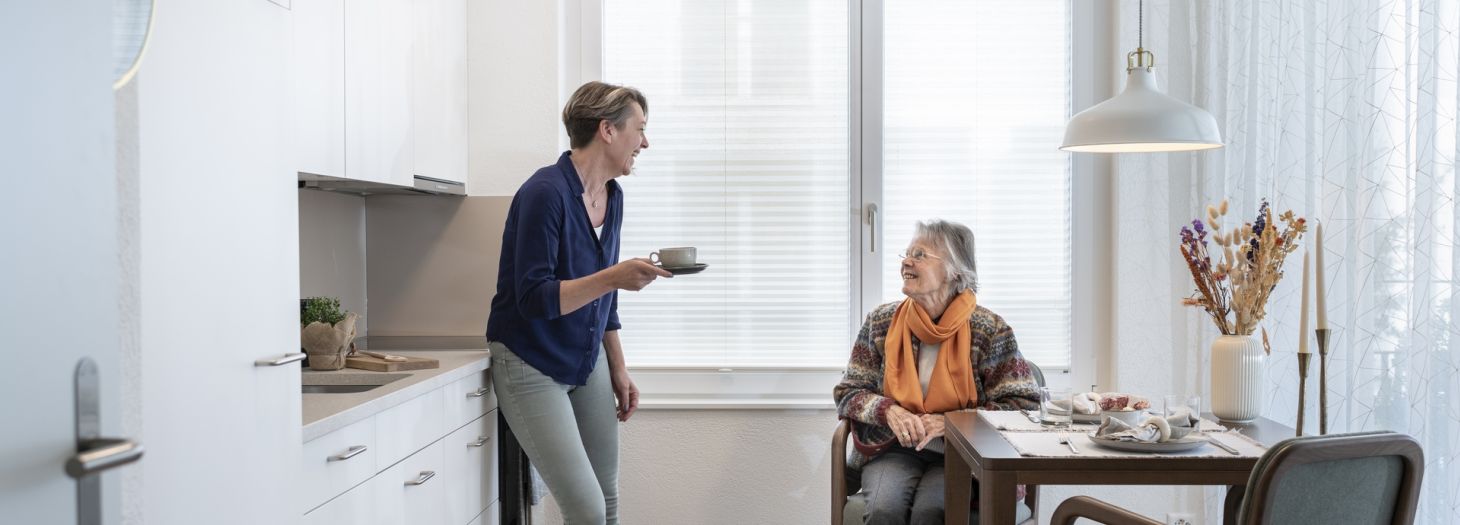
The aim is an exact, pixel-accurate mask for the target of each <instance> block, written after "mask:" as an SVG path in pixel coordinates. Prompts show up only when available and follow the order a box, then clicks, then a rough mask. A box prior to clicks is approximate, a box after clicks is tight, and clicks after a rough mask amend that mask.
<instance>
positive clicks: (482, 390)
mask: <svg viewBox="0 0 1460 525" xmlns="http://www.w3.org/2000/svg"><path fill="white" fill-rule="evenodd" d="M491 391H492V389H491V387H485V386H484V387H481V388H478V389H477V391H476V392H471V393H468V394H467V395H466V397H482V396H485V395H487V392H491Z"/></svg>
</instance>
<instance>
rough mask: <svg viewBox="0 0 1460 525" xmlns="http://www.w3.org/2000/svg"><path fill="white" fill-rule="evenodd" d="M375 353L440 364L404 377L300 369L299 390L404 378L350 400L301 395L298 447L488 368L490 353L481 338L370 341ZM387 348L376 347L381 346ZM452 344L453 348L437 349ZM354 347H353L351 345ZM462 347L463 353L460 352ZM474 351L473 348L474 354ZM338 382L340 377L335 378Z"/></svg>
mask: <svg viewBox="0 0 1460 525" xmlns="http://www.w3.org/2000/svg"><path fill="white" fill-rule="evenodd" d="M374 339H376V340H375V341H374V343H375V345H374V348H375V349H376V350H381V351H385V350H389V351H390V352H391V353H396V354H401V355H409V356H417V357H430V358H433V359H437V360H440V361H441V367H440V368H431V369H427V370H409V371H404V372H371V371H369V370H357V369H354V368H345V369H342V370H334V371H316V370H309V369H307V368H306V369H304V371H303V372H302V376H301V378H300V382H301V383H302V384H342V383H351V381H339V380H332V379H331V378H330V377H329V376H345V375H359V374H372V375H373V374H379V375H382V376H385V375H392V374H403V375H406V376H408V377H405V378H402V379H399V380H396V381H392V382H390V383H386V384H385V385H382V386H380V387H378V388H374V389H371V390H367V391H365V392H359V393H354V394H303V395H302V403H303V410H301V412H302V414H303V420H304V421H303V423H304V441H305V442H308V441H310V440H313V439H315V438H318V437H320V436H323V435H325V434H328V433H330V432H332V431H335V430H339V429H341V428H344V427H345V426H347V425H349V424H351V423H355V422H357V421H361V420H364V419H366V418H368V417H370V416H373V415H375V414H377V413H380V412H381V411H384V410H386V409H389V408H391V407H394V406H396V405H399V404H401V403H404V402H406V401H410V400H411V399H414V398H415V397H416V396H419V395H421V394H425V393H427V392H430V391H432V390H436V389H438V388H441V387H444V386H446V385H449V384H451V383H452V382H454V381H456V380H458V379H461V378H463V377H467V376H469V375H471V374H475V373H478V372H481V371H482V370H486V369H487V368H488V367H490V366H491V363H492V359H491V358H492V353H491V352H490V351H489V350H487V349H486V344H485V340H484V339H481V338H434V337H399V338H388V341H381V339H387V338H374ZM386 342H388V344H382V343H386ZM451 343H454V344H455V346H457V347H458V348H442V349H435V348H439V347H441V346H451ZM357 346H359V345H358V342H357ZM423 347H424V348H433V349H432V350H408V349H405V348H423ZM463 347H464V348H463ZM478 347H479V348H478ZM341 379H343V377H341Z"/></svg>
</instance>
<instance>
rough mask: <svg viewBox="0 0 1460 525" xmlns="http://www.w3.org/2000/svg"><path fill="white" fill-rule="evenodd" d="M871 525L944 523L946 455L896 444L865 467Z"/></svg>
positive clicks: (866, 519) (864, 485)
mask: <svg viewBox="0 0 1460 525" xmlns="http://www.w3.org/2000/svg"><path fill="white" fill-rule="evenodd" d="M862 490H863V491H865V492H866V493H867V513H866V515H865V517H864V518H863V522H864V523H867V524H869V525H888V524H902V523H911V524H913V525H921V524H934V523H943V455H942V454H939V453H937V452H933V451H930V450H927V449H924V450H922V451H921V452H919V451H916V450H912V449H909V448H903V447H900V446H897V445H896V444H894V445H893V446H892V448H890V449H888V450H887V451H886V452H883V453H882V454H881V455H879V456H877V457H875V458H872V461H870V462H868V463H867V464H866V465H865V466H863V467H862Z"/></svg>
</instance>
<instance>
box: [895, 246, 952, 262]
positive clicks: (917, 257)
mask: <svg viewBox="0 0 1460 525" xmlns="http://www.w3.org/2000/svg"><path fill="white" fill-rule="evenodd" d="M897 258H898V259H912V260H913V262H923V261H924V260H927V259H928V258H933V259H942V257H939V256H937V255H933V254H931V253H928V252H926V251H923V250H921V249H919V250H913V251H911V252H902V253H899V254H897Z"/></svg>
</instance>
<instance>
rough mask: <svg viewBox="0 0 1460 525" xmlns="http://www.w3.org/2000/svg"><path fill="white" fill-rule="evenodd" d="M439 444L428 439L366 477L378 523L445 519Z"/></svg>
mask: <svg viewBox="0 0 1460 525" xmlns="http://www.w3.org/2000/svg"><path fill="white" fill-rule="evenodd" d="M441 446H442V442H441V441H437V442H435V443H432V444H431V446H429V447H426V448H424V449H421V451H420V452H416V453H415V454H411V455H410V456H409V457H407V458H405V459H404V460H401V462H400V463H396V464H395V466H393V467H390V468H389V469H386V471H385V472H381V473H380V475H378V476H376V477H375V478H374V479H372V480H370V482H371V484H372V485H373V486H374V489H375V490H373V492H374V493H375V499H376V508H377V510H378V511H379V512H380V522H381V523H388V524H391V525H417V524H419V525H431V524H434V523H442V524H445V523H447V521H446V516H447V512H446V491H445V488H446V483H445V481H446V480H445V479H443V477H444V476H442V469H443V467H444V463H445V461H444V459H443V458H442V454H441V452H442V450H441Z"/></svg>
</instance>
